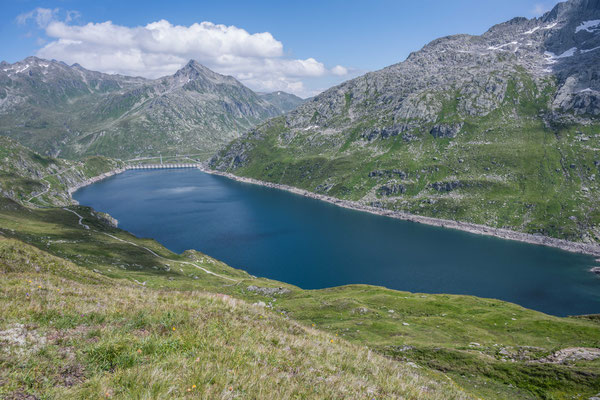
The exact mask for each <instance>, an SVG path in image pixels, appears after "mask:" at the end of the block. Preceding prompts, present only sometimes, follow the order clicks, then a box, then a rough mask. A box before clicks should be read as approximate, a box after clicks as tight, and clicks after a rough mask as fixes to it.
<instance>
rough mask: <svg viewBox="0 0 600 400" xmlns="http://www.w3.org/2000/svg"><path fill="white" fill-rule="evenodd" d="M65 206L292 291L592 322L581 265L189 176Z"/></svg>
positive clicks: (146, 174) (553, 254) (142, 178)
mask: <svg viewBox="0 0 600 400" xmlns="http://www.w3.org/2000/svg"><path fill="white" fill-rule="evenodd" d="M73 197H74V198H75V199H76V200H77V201H79V203H80V204H82V205H86V206H91V207H93V208H95V209H96V210H98V211H104V212H108V213H109V214H111V215H112V216H113V217H115V218H117V219H118V220H119V227H120V228H122V229H125V230H127V231H129V232H132V233H133V234H135V235H137V236H140V237H151V238H154V239H156V240H157V241H158V242H160V243H161V244H163V245H164V246H166V247H167V248H169V249H170V250H172V251H175V252H178V253H180V252H182V251H184V250H186V249H196V250H198V251H201V252H203V253H206V254H208V255H210V256H212V257H214V258H217V259H219V260H221V261H224V262H226V263H227V264H229V265H231V266H232V267H235V268H240V269H243V270H245V271H247V272H249V273H251V274H253V275H257V276H261V277H267V278H271V279H276V280H279V281H283V282H287V283H291V284H294V285H297V286H299V287H301V288H304V289H319V288H325V287H332V286H339V285H345V284H352V283H366V284H371V285H380V286H385V287H388V288H391V289H398V290H405V291H411V292H423V293H452V294H469V295H474V296H479V297H488V298H496V299H501V300H506V301H510V302H513V303H517V304H520V305H522V306H524V307H527V308H531V309H535V310H539V311H543V312H546V313H549V314H554V315H559V316H564V315H575V314H591V313H600V278H599V277H597V276H595V275H594V274H593V273H591V272H590V271H589V270H590V268H591V267H592V266H597V264H596V263H595V261H594V258H593V257H591V256H586V255H581V254H574V253H569V252H565V251H562V250H558V249H554V248H549V247H544V246H536V245H531V244H526V243H520V242H515V241H508V240H503V239H498V238H494V237H487V236H480V235H475V234H470V233H466V232H461V231H457V230H451V229H445V228H440V227H432V226H427V225H422V224H417V223H413V222H407V221H401V220H397V219H392V218H387V217H382V216H377V215H372V214H368V213H364V212H359V211H354V210H349V209H345V208H341V207H337V206H334V205H332V204H329V203H326V202H322V201H319V200H314V199H310V198H306V197H303V196H300V195H295V194H292V193H289V192H286V191H282V190H277V189H271V188H266V187H261V186H257V185H252V184H247V183H241V182H236V181H233V180H230V179H227V178H224V177H220V176H214V175H210V174H206V173H203V172H201V171H199V170H196V169H176V170H164V169H163V170H141V171H140V170H137V171H127V172H125V173H122V174H119V175H116V176H113V177H111V178H108V179H106V180H103V181H101V182H98V183H95V184H93V185H90V186H87V187H84V188H82V189H80V190H79V191H77V192H76V193H74V195H73Z"/></svg>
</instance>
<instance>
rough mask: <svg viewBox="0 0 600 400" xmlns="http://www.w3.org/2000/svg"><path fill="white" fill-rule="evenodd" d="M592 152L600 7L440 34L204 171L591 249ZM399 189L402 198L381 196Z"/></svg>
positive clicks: (598, 125) (599, 76)
mask: <svg viewBox="0 0 600 400" xmlns="http://www.w3.org/2000/svg"><path fill="white" fill-rule="evenodd" d="M599 147H600V1H598V0H571V1H568V2H566V3H561V4H559V5H557V6H556V7H555V8H554V9H553V10H552V11H551V12H549V13H546V14H545V15H544V16H542V17H541V18H536V19H526V18H515V19H512V20H510V21H508V22H505V23H502V24H499V25H496V26H494V27H492V28H491V29H490V30H489V31H487V32H486V33H485V34H483V35H481V36H471V35H455V36H449V37H444V38H440V39H437V40H435V41H433V42H431V43H429V44H428V45H426V46H425V47H424V48H423V49H421V50H420V51H417V52H414V53H412V54H410V56H409V57H408V58H407V59H406V60H405V61H403V62H401V63H398V64H395V65H392V66H389V67H387V68H384V69H382V70H379V71H375V72H371V73H368V74H366V75H363V76H361V77H358V78H356V79H353V80H350V81H347V82H345V83H343V84H341V85H338V86H336V87H334V88H331V89H329V90H327V91H325V92H324V93H322V94H320V95H318V96H316V97H315V98H314V99H312V100H310V101H308V102H306V103H305V104H303V105H301V106H300V107H298V108H297V109H296V110H294V111H292V112H290V113H288V114H286V115H285V116H283V117H278V118H275V119H272V120H270V121H268V122H266V123H265V124H263V125H261V126H260V127H258V128H257V129H254V130H252V131H251V132H249V133H247V134H246V135H245V136H244V137H243V138H241V139H238V140H236V141H234V142H233V143H231V144H230V145H229V146H227V147H225V148H224V149H223V150H222V151H221V152H220V153H219V154H218V155H217V156H216V157H214V158H213V159H212V160H211V163H210V165H211V166H212V167H213V168H216V169H219V170H228V171H231V172H234V173H236V174H239V175H244V176H251V177H254V178H259V179H263V180H268V181H272V182H277V183H284V184H288V185H293V186H298V187H302V188H304V189H308V190H311V191H315V192H323V193H326V194H329V195H332V196H336V197H340V198H345V199H351V200H358V201H360V202H363V203H367V204H372V205H376V206H379V207H382V208H388V209H395V210H403V211H409V212H412V213H416V214H421V215H427V216H434V217H440V218H449V219H457V220H465V221H468V222H475V223H482V224H487V225H492V226H497V227H505V228H510V229H516V230H521V231H526V232H530V233H541V234H544V235H549V236H556V237H561V238H569V239H572V240H582V241H597V240H599V239H600V228H599V224H600V216H599V214H600V211H599V209H598V204H597V201H595V200H594V199H597V195H598V191H599V187H598V184H597V181H596V175H597V174H598V173H599V172H600V171H599V170H598V167H599V165H600V155H599V154H598V148H599ZM379 170H383V171H391V170H399V171H402V172H403V175H402V177H401V176H391V175H388V174H383V175H378V174H372V172H373V171H379ZM449 184H452V185H450V186H453V187H452V190H437V189H436V188H446V187H448V185H449ZM394 185H402V187H403V188H404V190H395V191H394V190H392V191H390V190H384V188H390V187H400V186H394Z"/></svg>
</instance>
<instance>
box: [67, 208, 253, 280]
mask: <svg viewBox="0 0 600 400" xmlns="http://www.w3.org/2000/svg"><path fill="white" fill-rule="evenodd" d="M63 210H65V211H68V212H70V213H73V214H75V215H76V216H78V217H79V221H78V222H77V223H78V224H79V225H80V226H81V227H83V229H87V230H89V229H90V227H89V226H88V225H86V224H84V223H83V222H82V221H83V217H82V216H81V215H79V213H77V212H75V211H73V210H70V209H68V208H66V207H64V208H63ZM93 231H94V232H98V231H96V230H93ZM99 233H102V234H104V235H106V236H108V237H110V238H113V239H115V240H118V241H119V242H123V243H127V244H130V245H132V246H135V247H138V248H140V249H144V250H146V251H147V252H149V253H150V254H152V255H153V256H154V257H156V258H160V259H161V260H165V261H168V262H171V263H179V264H187V265H191V266H193V267H196V268H198V269H199V270H202V271H204V272H206V273H207V274H209V275H213V276H216V277H219V278H221V279H226V280H228V281H232V282H236V283H239V282H241V281H240V280H239V279H233V278H229V277H227V276H224V275H220V274H217V273H214V272H212V271H210V270H208V269H206V268H204V267H201V266H199V265H197V264H195V263H192V262H188V261H177V260H172V259H170V258H167V257H163V256H161V255H159V254H157V253H156V252H154V251H153V250H151V249H149V248H147V247H145V246H140V245H139V244H136V243H133V242H130V241H128V240H124V239H121V238H118V237H116V236H114V235H111V234H109V233H106V232H99Z"/></svg>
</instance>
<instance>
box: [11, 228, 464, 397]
mask: <svg viewBox="0 0 600 400" xmlns="http://www.w3.org/2000/svg"><path fill="white" fill-rule="evenodd" d="M0 255H1V256H0V274H1V276H2V282H3V285H2V287H1V288H0V305H1V307H2V310H3V312H2V317H1V319H0V338H1V339H3V340H4V341H3V352H2V353H1V354H0V366H1V368H0V380H1V381H2V386H0V396H2V397H3V398H21V397H19V396H22V395H24V394H25V393H27V394H34V395H37V396H39V397H42V398H60V399H71V398H72V399H81V398H86V399H94V398H96V399H99V398H153V399H159V398H198V397H201V398H210V399H215V398H223V399H230V398H261V399H285V398H308V397H310V398H324V399H326V398H327V399H328V398H338V397H343V398H356V399H359V398H371V397H377V398H399V397H402V398H412V399H421V398H432V399H442V398H443V399H464V398H467V396H466V395H465V394H464V393H461V391H460V390H458V389H457V388H455V387H454V386H453V385H452V384H451V383H450V382H448V381H445V380H443V379H441V378H440V376H435V374H432V373H429V372H427V371H424V370H420V369H416V368H414V367H411V366H408V365H406V364H402V363H397V362H394V361H392V360H388V359H386V358H384V357H383V356H381V355H378V354H374V353H372V352H371V351H370V350H368V349H366V348H365V347H363V346H357V345H354V344H350V343H348V342H347V341H345V340H339V339H338V338H335V337H334V336H332V335H330V334H326V333H323V332H320V331H318V330H315V329H312V328H310V327H306V326H302V325H300V324H298V323H296V322H293V321H291V320H289V319H287V318H285V317H282V316H281V315H278V314H275V313H271V312H267V311H265V310H264V309H263V308H261V307H257V306H251V305H249V304H248V303H246V302H244V301H240V300H236V299H233V298H231V297H229V296H224V295H214V294H208V293H204V292H199V291H178V290H169V291H166V290H159V289H151V288H145V287H140V286H136V285H132V284H130V283H127V282H124V281H122V280H114V279H111V278H107V277H105V276H103V275H99V274H96V273H93V272H90V271H88V270H86V269H84V268H81V267H79V266H77V265H75V264H73V263H70V262H68V261H65V260H64V259H60V258H56V257H53V256H50V255H49V254H47V253H45V252H42V251H40V250H37V249H35V248H33V247H31V246H28V245H26V244H24V243H22V242H19V241H16V240H10V239H3V238H0ZM19 339H23V340H24V341H25V342H24V343H23V344H21V345H20V344H18V343H17V341H18V340H19ZM434 376H435V377H436V378H437V379H436V380H434V379H432V378H433V377H434Z"/></svg>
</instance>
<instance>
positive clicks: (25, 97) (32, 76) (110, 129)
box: [0, 57, 288, 158]
mask: <svg viewBox="0 0 600 400" xmlns="http://www.w3.org/2000/svg"><path fill="white" fill-rule="evenodd" d="M287 110H288V109H287V108H286V109H285V110H284V109H282V108H280V107H279V106H278V105H273V104H271V103H270V102H269V101H268V99H263V98H262V97H261V96H259V95H258V94H256V93H254V92H253V91H252V90H250V89H248V88H247V87H245V86H244V85H242V84H241V83H240V82H238V81H237V80H236V79H234V78H233V77H230V76H224V75H220V74H217V73H215V72H213V71H211V70H209V69H208V68H206V67H204V66H202V65H200V64H198V63H197V62H195V61H190V62H189V63H188V64H187V65H186V66H184V67H183V68H182V69H180V70H179V71H177V72H176V73H175V74H174V75H172V76H166V77H163V78H160V79H156V80H148V79H144V78H134V77H126V76H120V75H108V74H102V73H99V72H94V71H88V70H86V69H84V68H82V67H81V66H79V65H77V64H75V65H73V66H68V65H66V64H64V63H61V62H56V61H47V60H42V59H39V58H36V57H29V58H27V59H25V60H23V61H21V62H18V63H15V64H8V63H2V64H1V65H0V134H1V135H5V136H10V137H12V138H14V139H17V140H18V141H20V142H22V143H23V144H25V145H27V146H29V147H31V148H32V149H35V150H37V151H40V152H42V153H47V154H52V155H58V154H60V155H62V156H66V157H69V158H77V157H80V156H82V155H96V154H101V155H107V156H113V157H120V158H132V157H135V156H141V155H157V154H158V153H159V152H162V154H175V153H179V154H184V153H188V154H191V153H194V154H199V155H200V157H203V156H206V155H207V154H209V153H211V152H214V151H215V149H217V148H218V147H219V146H221V145H223V144H225V143H227V142H228V141H230V140H231V139H233V138H235V137H237V136H239V135H240V134H241V133H242V132H243V131H245V130H247V129H249V128H251V127H253V126H255V125H256V124H257V123H259V122H261V121H264V120H265V119H267V118H269V117H273V116H276V115H279V114H281V113H283V112H284V111H287Z"/></svg>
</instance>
